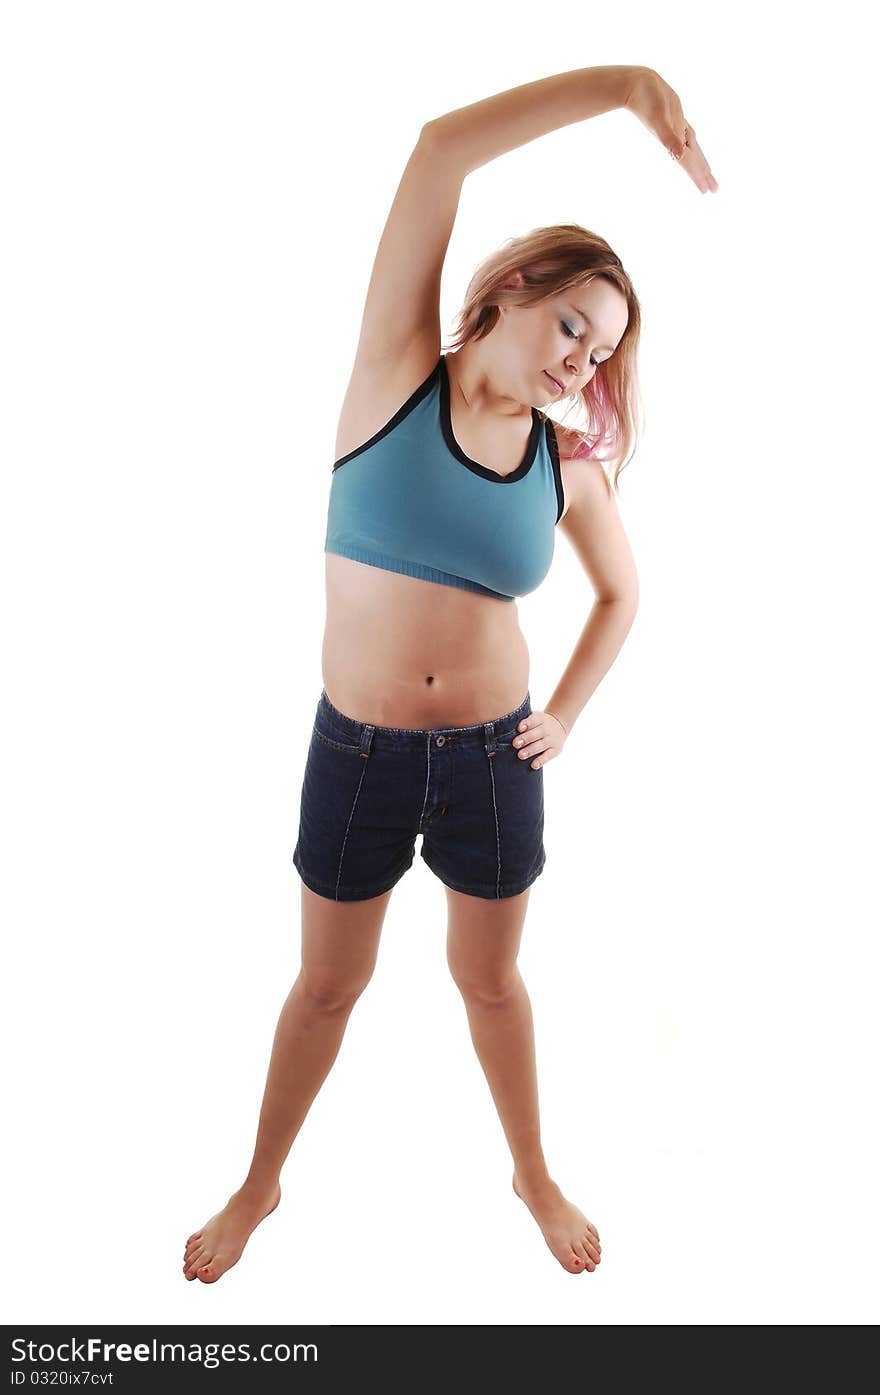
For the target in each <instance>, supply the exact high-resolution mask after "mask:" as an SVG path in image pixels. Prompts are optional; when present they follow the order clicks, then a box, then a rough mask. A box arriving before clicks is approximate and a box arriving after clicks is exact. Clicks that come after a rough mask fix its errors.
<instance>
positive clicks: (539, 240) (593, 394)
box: [446, 223, 641, 489]
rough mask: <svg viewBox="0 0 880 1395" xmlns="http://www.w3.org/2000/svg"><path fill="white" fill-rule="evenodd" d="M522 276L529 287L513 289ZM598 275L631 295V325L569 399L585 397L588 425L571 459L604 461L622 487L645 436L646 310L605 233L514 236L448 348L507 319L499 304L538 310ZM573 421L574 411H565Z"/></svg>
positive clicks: (577, 230) (474, 285)
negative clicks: (642, 347)
mask: <svg viewBox="0 0 880 1395" xmlns="http://www.w3.org/2000/svg"><path fill="white" fill-rule="evenodd" d="M517 272H520V273H521V275H522V282H523V284H522V285H521V286H519V287H514V288H511V287H510V286H509V285H507V284H506V283H508V282H509V281H510V280H511V279H513V278H514V277H515V275H516V273H517ZM597 276H602V277H604V278H605V280H606V281H610V282H611V284H612V285H613V286H616V287H617V289H618V290H619V291H620V292H621V294H622V295H623V296H624V298H625V300H626V304H627V309H628V311H629V322H628V324H627V327H626V329H625V331H624V334H623V338H622V339H621V340H620V343H619V344H618V346H617V348H616V350H615V351H614V353H613V354H612V355H611V357H610V358H608V359H606V360H605V361H604V362H603V363H601V364H600V365H599V367H598V368H597V369H596V371H595V372H594V374H593V376H592V378H591V379H590V381H589V382H588V383H585V384H584V386H583V388H581V389H580V390H579V391H578V392H577V393H574V394H571V395H570V396H569V402H570V403H571V405H574V402H575V399H577V398H579V399H580V400H581V401H582V403H583V405H584V408H585V411H586V418H587V421H586V425H585V426H583V427H581V428H574V429H571V428H568V427H566V426H565V423H564V421H563V422H561V423H558V425H559V426H560V427H561V428H562V429H563V430H564V431H565V432H566V433H567V436H568V441H567V445H568V446H569V447H570V448H569V449H567V450H566V454H567V455H570V456H571V458H572V459H575V460H578V459H582V460H586V459H595V460H598V461H600V463H601V464H602V467H603V470H604V471H605V472H606V480H608V478H609V474H610V476H611V484H612V486H613V488H614V489H617V488H618V481H619V479H620V474H621V471H622V470H624V469H625V468H626V466H627V465H628V464H629V462H630V460H631V459H632V457H633V455H634V454H635V450H636V445H637V442H638V438H639V434H640V420H639V417H640V411H641V398H640V395H639V387H638V375H637V368H636V360H637V352H638V342H639V334H640V330H641V310H640V307H639V302H638V298H637V297H636V293H635V290H634V289H633V284H632V282H631V281H630V279H629V276H628V275H627V273H626V272H625V271H624V269H623V264H622V262H621V260H620V258H619V257H618V256H617V254H616V253H615V252H614V251H612V249H611V247H609V245H608V243H607V242H606V241H605V239H604V238H603V237H600V236H599V234H598V233H594V232H590V230H589V228H582V227H581V226H580V224H578V223H557V224H554V225H553V226H551V227H547V228H534V229H533V230H532V231H531V232H528V233H524V234H523V235H522V236H520V237H512V238H509V239H508V241H507V242H505V243H503V245H502V246H501V247H499V248H498V249H497V250H496V251H494V252H492V253H490V255H489V256H488V257H486V258H484V260H483V261H481V262H480V264H479V265H478V267H477V269H476V271H475V272H474V274H473V276H472V277H471V281H470V284H469V286H468V288H467V293H466V295H465V298H464V303H463V305H462V308H461V309H460V310H459V312H458V315H457V316H456V320H455V325H456V333H455V334H454V336H453V338H452V339H451V340H450V342H449V343H448V344H447V345H446V348H447V349H459V348H463V347H464V345H465V344H467V343H468V342H469V341H470V340H478V339H483V338H485V336H486V335H487V334H488V333H489V332H490V331H491V330H492V329H494V327H495V325H496V324H497V322H498V319H499V311H498V306H499V305H525V306H527V305H536V304H537V303H538V302H539V301H542V300H546V299H549V298H550V297H552V296H555V295H559V294H560V293H561V292H562V291H566V290H570V289H572V288H573V287H575V286H586V285H588V284H589V283H590V282H591V281H593V280H594V279H595V278H596V277H597ZM565 415H567V412H566V413H565Z"/></svg>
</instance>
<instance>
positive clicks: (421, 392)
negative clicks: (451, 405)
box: [331, 359, 442, 473]
mask: <svg viewBox="0 0 880 1395" xmlns="http://www.w3.org/2000/svg"><path fill="white" fill-rule="evenodd" d="M441 362H442V359H438V360H437V362H436V363H435V364H434V367H433V368H432V369H431V371H430V373H429V374H428V376H427V378H426V379H425V381H424V382H423V383H419V386H418V387H417V388H416V389H415V391H414V392H412V393H410V395H409V397H408V398H407V399H406V401H405V402H404V404H403V406H402V407H398V409H397V411H396V412H395V413H394V416H393V417H392V418H391V420H390V421H386V423H385V425H384V426H381V427H380V428H379V430H378V431H376V432H375V433H374V434H373V435H372V436H371V437H370V438H369V440H367V441H364V443H363V445H362V446H355V448H354V450H350V451H349V452H348V455H343V456H341V458H340V459H339V460H337V461H336V462H335V463H334V466H333V469H334V470H338V469H339V467H340V465H344V464H345V462H346V461H347V460H353V459H354V457H355V456H356V455H360V454H361V453H362V452H363V451H365V450H367V449H368V448H369V447H370V446H374V445H375V444H376V442H377V441H381V440H382V437H383V436H387V435H388V433H389V431H393V430H394V428H395V426H397V424H398V423H399V422H401V421H403V419H404V417H406V416H409V414H410V412H411V411H413V409H414V408H415V407H417V406H418V404H419V403H420V402H421V400H422V398H423V397H427V395H428V393H429V392H430V391H431V389H432V388H433V386H434V384H435V382H436V381H437V374H438V373H439V372H440V364H441ZM331 473H332V472H331Z"/></svg>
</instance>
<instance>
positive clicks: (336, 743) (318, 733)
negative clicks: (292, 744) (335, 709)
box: [312, 723, 361, 756]
mask: <svg viewBox="0 0 880 1395" xmlns="http://www.w3.org/2000/svg"><path fill="white" fill-rule="evenodd" d="M312 735H313V736H314V737H315V738H316V739H317V740H318V741H320V742H321V744H322V745H323V746H329V747H330V749H331V751H345V752H346V753H347V754H348V755H351V756H359V755H360V753H361V748H360V745H359V744H358V745H355V744H353V743H351V742H349V741H342V740H340V739H339V738H340V733H339V732H334V735H333V736H328V735H327V734H326V732H325V731H323V730H322V728H321V727H319V726H318V724H317V723H316V724H315V726H314V727H313V728H312Z"/></svg>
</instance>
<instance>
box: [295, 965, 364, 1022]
mask: <svg viewBox="0 0 880 1395" xmlns="http://www.w3.org/2000/svg"><path fill="white" fill-rule="evenodd" d="M369 981H370V978H369V976H368V977H367V978H358V979H353V978H343V977H340V975H339V974H334V973H332V972H326V971H321V970H318V971H315V970H310V971H308V972H306V971H305V970H303V971H301V972H300V976H299V987H300V992H301V993H302V995H303V998H304V999H305V1000H306V1002H307V1003H308V1005H309V1006H310V1007H311V1008H312V1009H314V1011H315V1012H350V1011H351V1009H352V1008H353V1007H354V1005H355V1003H356V1002H357V1000H358V998H359V997H360V996H361V994H362V993H363V991H364V989H365V988H366V986H367V984H368V983H369Z"/></svg>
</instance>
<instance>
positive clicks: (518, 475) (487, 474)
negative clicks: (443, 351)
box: [437, 355, 542, 484]
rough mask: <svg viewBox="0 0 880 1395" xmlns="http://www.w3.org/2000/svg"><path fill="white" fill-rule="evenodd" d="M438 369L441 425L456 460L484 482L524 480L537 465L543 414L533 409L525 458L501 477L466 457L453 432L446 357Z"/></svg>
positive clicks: (506, 482)
mask: <svg viewBox="0 0 880 1395" xmlns="http://www.w3.org/2000/svg"><path fill="white" fill-rule="evenodd" d="M437 367H438V368H439V369H440V370H441V372H440V425H441V426H442V428H443V437H444V440H445V441H446V444H447V446H448V447H449V449H450V450H451V451H452V454H453V455H454V456H455V458H456V460H460V461H461V463H462V465H466V466H467V468H468V469H469V470H473V472H474V474H475V475H479V476H480V477H481V478H482V479H484V480H491V481H492V483H493V484H515V483H516V481H517V480H521V479H524V478H525V476H526V475H527V474H528V473H529V470H531V468H532V466H533V464H534V463H535V456H536V455H537V453H538V441H539V440H540V439H541V430H542V421H541V414H540V413H539V411H538V409H537V407H533V408H532V430H531V433H530V435H529V439H528V443H527V445H526V453H525V456H524V457H523V459H522V461H521V463H520V464H519V465H518V466H517V467H516V469H515V470H514V471H513V472H512V473H511V474H509V475H499V473H498V471H497V470H490V469H488V468H487V467H486V466H485V465H481V464H480V462H479V461H478V460H471V458H470V456H469V455H465V453H464V451H463V450H462V448H461V446H460V445H459V444H458V441H456V439H455V436H454V434H453V431H452V414H451V410H450V398H449V369H448V368H447V366H446V356H445V355H441V358H440V362H439V363H438V365H437Z"/></svg>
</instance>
